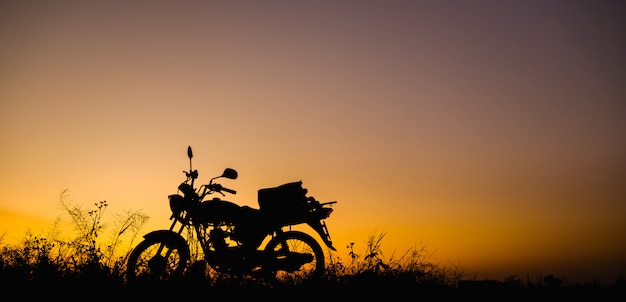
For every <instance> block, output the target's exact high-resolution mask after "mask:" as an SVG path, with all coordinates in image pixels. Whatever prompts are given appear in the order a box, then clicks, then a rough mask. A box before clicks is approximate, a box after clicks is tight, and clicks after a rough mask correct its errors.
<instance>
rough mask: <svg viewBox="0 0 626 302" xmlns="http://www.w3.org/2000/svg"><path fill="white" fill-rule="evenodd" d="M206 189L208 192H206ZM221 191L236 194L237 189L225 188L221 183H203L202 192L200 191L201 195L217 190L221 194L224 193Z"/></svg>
mask: <svg viewBox="0 0 626 302" xmlns="http://www.w3.org/2000/svg"><path fill="white" fill-rule="evenodd" d="M207 189H208V191H209V192H207ZM222 191H224V192H227V193H230V194H237V191H235V190H233V189H229V188H226V187H224V186H222V185H221V184H208V185H204V192H203V193H202V195H203V196H204V195H206V194H209V193H210V192H218V193H220V194H222V195H224V193H222Z"/></svg>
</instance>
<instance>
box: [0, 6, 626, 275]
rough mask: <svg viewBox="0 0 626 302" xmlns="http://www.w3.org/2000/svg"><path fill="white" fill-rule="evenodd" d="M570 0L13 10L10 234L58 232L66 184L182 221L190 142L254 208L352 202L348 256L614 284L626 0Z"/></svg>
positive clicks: (620, 242) (7, 20)
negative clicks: (421, 254) (272, 195)
mask: <svg viewBox="0 0 626 302" xmlns="http://www.w3.org/2000/svg"><path fill="white" fill-rule="evenodd" d="M183 2H184V1H183ZM244 2H245V1H244ZM557 2H558V3H559V5H556V4H554V3H553V2H551V3H539V2H537V3H534V2H533V3H527V2H520V3H501V2H499V1H486V2H485V4H488V5H484V6H480V5H474V4H469V3H465V2H458V3H439V2H422V1H416V2H396V1H390V2H385V5H383V4H376V3H374V2H368V1H366V2H363V3H359V4H358V5H357V4H354V3H343V2H334V1H328V2H327V1H320V2H317V1H316V2H312V3H300V2H296V3H293V2H283V1H276V2H275V1H269V2H264V3H263V5H261V4H260V3H257V2H254V1H251V2H249V3H248V2H245V3H240V4H238V5H232V4H230V3H222V4H213V3H209V2H206V3H197V2H189V3H186V2H184V3H181V2H176V3H169V2H160V1H149V2H142V1H137V2H134V1H133V2H129V3H117V4H111V3H97V2H87V3H70V2H68V3H65V2H63V1H61V2H57V1H55V2H52V3H39V4H37V5H33V4H29V3H19V2H18V3H13V4H5V5H3V9H2V10H0V41H2V45H3V51H2V52H1V53H0V64H1V66H3V67H2V71H0V78H1V80H0V138H1V139H2V142H3V145H2V146H3V148H2V151H1V153H0V166H1V167H2V169H0V234H3V233H4V234H5V236H4V237H3V241H1V242H0V243H5V242H11V241H19V240H20V239H21V238H22V234H24V232H25V231H26V230H28V229H30V230H31V231H33V232H34V233H38V232H42V233H45V232H46V231H47V230H49V228H50V227H51V226H52V224H53V222H54V220H55V218H57V217H58V216H59V215H62V214H63V210H62V208H61V207H60V206H59V194H60V193H61V192H62V191H63V190H65V189H68V190H69V191H68V192H69V193H68V196H67V198H69V199H70V201H71V202H72V203H73V204H77V205H83V206H84V207H89V206H90V205H92V204H94V203H96V202H99V201H103V200H106V201H107V202H108V204H109V209H108V210H107V213H108V215H110V216H107V217H109V219H113V218H112V216H113V215H114V214H123V213H124V212H125V211H127V210H140V211H142V212H143V213H145V214H146V215H148V216H150V221H149V222H148V224H147V225H146V226H145V229H144V230H143V231H144V232H148V231H151V230H154V229H163V228H167V227H168V226H169V221H168V220H167V219H168V217H169V207H168V204H167V195H169V194H173V193H175V192H176V187H177V185H178V184H179V183H180V182H181V181H182V180H183V179H184V174H183V173H182V171H183V170H187V169H188V168H189V162H188V159H187V157H186V153H185V152H186V148H187V146H189V145H191V146H192V148H193V149H194V158H193V165H194V168H195V169H198V171H199V173H200V179H199V181H208V180H209V179H210V178H211V177H213V176H216V175H218V174H220V173H221V172H222V170H223V169H224V168H226V167H231V168H234V169H236V170H237V171H238V172H239V178H238V179H237V180H224V185H226V186H227V187H230V188H233V189H236V190H237V191H238V194H237V195H234V196H226V197H225V198H226V199H228V200H231V201H233V202H236V203H238V204H240V205H248V206H252V207H256V206H257V201H256V198H257V190H258V189H260V188H265V187H272V186H277V185H280V184H282V183H286V182H291V181H296V180H302V181H303V184H304V186H305V187H306V188H307V189H308V190H309V193H310V195H312V196H315V197H316V198H317V199H319V200H320V201H330V200H336V201H338V203H337V204H335V205H334V208H335V211H334V212H333V213H332V215H331V217H330V218H329V219H328V220H327V224H328V227H329V230H330V234H331V237H332V239H333V241H334V242H335V246H336V247H337V249H338V253H339V256H343V257H345V256H346V254H347V248H346V246H347V245H348V244H349V243H350V242H354V243H355V249H356V250H357V251H360V249H362V248H365V244H366V241H367V239H368V237H369V236H371V235H373V234H376V233H378V234H385V238H384V239H383V242H382V247H383V250H384V255H385V256H386V257H391V256H392V255H393V256H394V257H399V256H402V254H404V252H406V251H407V250H410V249H412V248H419V247H421V246H422V245H425V246H426V248H427V250H428V251H429V252H432V259H433V261H436V262H438V263H441V264H442V265H446V266H456V265H458V266H459V267H460V268H461V269H462V270H463V271H465V272H467V273H476V276H477V277H478V278H505V277H507V276H511V275H518V276H519V277H521V278H525V277H526V275H527V274H529V275H530V277H531V278H533V277H535V275H536V274H544V275H545V274H554V275H556V276H561V275H565V276H571V277H570V278H571V279H575V280H571V281H578V280H582V281H589V280H592V279H594V278H601V279H602V280H603V281H606V282H610V281H612V280H611V279H612V278H617V276H618V275H619V274H620V273H623V272H624V271H626V258H624V257H625V255H626V240H625V239H624V236H623V234H625V233H626V220H625V219H624V217H626V203H624V200H626V190H624V186H623V183H624V181H625V180H626V174H625V173H624V171H626V165H625V161H624V154H626V136H625V135H624V134H625V133H626V123H624V114H625V113H626V103H625V102H624V99H626V91H625V90H624V88H623V83H622V82H623V81H622V79H623V78H624V70H623V66H625V64H626V61H625V58H624V56H623V54H624V53H626V42H625V37H626V35H624V31H623V30H622V28H626V26H624V20H623V18H622V15H621V12H623V9H624V7H623V4H615V5H616V6H621V7H611V5H609V4H606V3H604V4H605V5H606V6H601V5H598V4H597V3H570V2H568V1H563V2H560V1H557ZM598 20H602V22H596V21H598ZM68 232H69V231H68Z"/></svg>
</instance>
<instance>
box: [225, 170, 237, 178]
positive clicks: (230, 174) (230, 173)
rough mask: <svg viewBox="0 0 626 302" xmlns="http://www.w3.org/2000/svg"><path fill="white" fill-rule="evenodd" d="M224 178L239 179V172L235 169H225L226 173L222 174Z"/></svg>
mask: <svg viewBox="0 0 626 302" xmlns="http://www.w3.org/2000/svg"><path fill="white" fill-rule="evenodd" d="M222 177H226V178H230V179H237V171H236V170H235V169H231V168H226V169H224V173H222Z"/></svg>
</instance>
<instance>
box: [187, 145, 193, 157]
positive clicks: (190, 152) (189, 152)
mask: <svg viewBox="0 0 626 302" xmlns="http://www.w3.org/2000/svg"><path fill="white" fill-rule="evenodd" d="M187 156H189V159H191V158H192V157H193V152H192V151H191V146H188V147H187Z"/></svg>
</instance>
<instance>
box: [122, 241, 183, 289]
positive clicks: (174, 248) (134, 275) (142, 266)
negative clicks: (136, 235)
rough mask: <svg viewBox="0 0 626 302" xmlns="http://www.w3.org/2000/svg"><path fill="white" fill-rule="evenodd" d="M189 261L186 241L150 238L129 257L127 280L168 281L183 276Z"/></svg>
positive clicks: (139, 245)
mask: <svg viewBox="0 0 626 302" xmlns="http://www.w3.org/2000/svg"><path fill="white" fill-rule="evenodd" d="M188 261H189V247H188V246H187V244H186V243H185V241H184V240H173V239H172V238H169V237H165V236H155V237H149V238H147V239H146V240H144V241H142V242H141V243H139V244H138V245H137V246H136V247H135V249H134V250H133V251H132V252H131V254H130V256H129V257H128V263H127V267H126V279H127V280H128V281H129V282H130V281H136V280H148V281H168V280H172V279H175V278H178V277H180V276H182V274H183V271H184V270H185V267H186V266H187V262H188Z"/></svg>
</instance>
